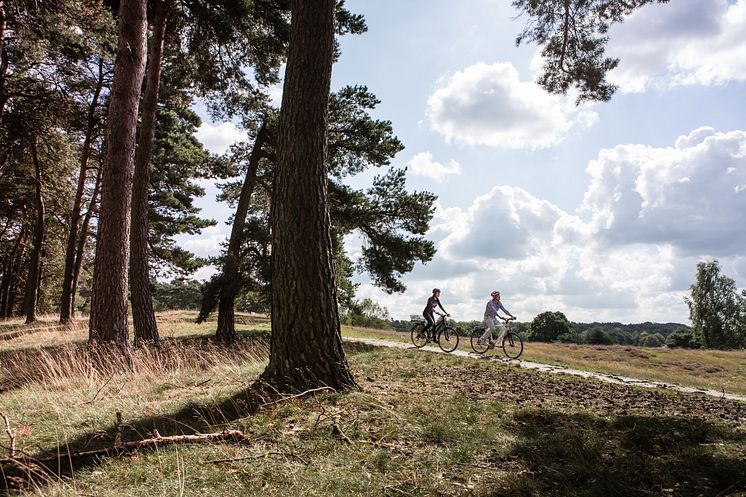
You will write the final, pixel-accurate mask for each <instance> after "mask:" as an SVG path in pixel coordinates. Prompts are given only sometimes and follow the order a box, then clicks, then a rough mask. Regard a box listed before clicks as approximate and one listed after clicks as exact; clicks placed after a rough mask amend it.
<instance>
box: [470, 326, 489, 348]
mask: <svg viewBox="0 0 746 497" xmlns="http://www.w3.org/2000/svg"><path fill="white" fill-rule="evenodd" d="M482 335H484V328H474V330H472V332H471V349H472V350H473V351H474V352H476V353H477V354H484V353H485V352H487V349H489V347H488V346H487V345H481V344H480V343H479V339H480V338H481V336H482Z"/></svg>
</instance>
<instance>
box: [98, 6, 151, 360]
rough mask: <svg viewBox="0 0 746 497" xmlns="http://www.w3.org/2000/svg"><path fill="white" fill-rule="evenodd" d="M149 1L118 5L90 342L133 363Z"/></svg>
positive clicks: (102, 178) (102, 172)
mask: <svg viewBox="0 0 746 497" xmlns="http://www.w3.org/2000/svg"><path fill="white" fill-rule="evenodd" d="M146 4H147V1H146V0H121V2H120V3H119V42H118V46H117V58H116V63H115V66H114V83H113V86H112V89H111V97H110V101H109V116H108V119H107V133H106V154H105V157H104V163H103V165H102V169H103V170H102V171H101V174H102V177H101V212H100V215H99V230H98V240H97V243H96V260H95V263H94V267H93V297H92V302H91V318H90V322H89V340H90V342H92V343H96V342H112V343H116V344H117V345H118V346H119V348H120V350H121V352H122V353H123V354H124V355H125V356H127V357H129V353H130V348H129V336H128V329H127V301H128V299H127V288H128V281H127V280H128V278H127V276H128V275H127V269H128V264H129V235H130V202H131V200H132V176H133V172H134V171H133V170H134V158H135V134H136V132H137V111H138V107H139V104H140V90H141V87H142V77H143V73H144V72H145V57H146V31H147V19H146Z"/></svg>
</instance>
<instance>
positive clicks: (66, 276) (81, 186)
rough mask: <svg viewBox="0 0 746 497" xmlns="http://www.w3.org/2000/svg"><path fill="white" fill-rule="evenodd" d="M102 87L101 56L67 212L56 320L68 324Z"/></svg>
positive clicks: (72, 310)
mask: <svg viewBox="0 0 746 497" xmlns="http://www.w3.org/2000/svg"><path fill="white" fill-rule="evenodd" d="M103 87H104V60H103V58H101V59H99V63H98V80H97V81H96V88H95V90H94V92H93V97H92V98H91V102H90V104H89V105H88V119H87V127H86V133H85V138H84V140H83V150H82V152H81V154H80V173H79V176H78V188H77V190H76V192H75V200H74V202H73V210H72V213H71V214H70V232H69V233H68V235H67V247H66V249H65V269H64V272H63V278H62V298H61V302H60V324H68V323H70V321H71V320H72V317H73V315H74V313H75V311H74V309H73V302H74V301H75V295H74V293H73V291H74V290H73V289H74V288H75V286H76V284H75V249H76V247H77V245H78V237H79V236H81V234H80V232H79V231H80V220H81V209H82V207H83V196H84V195H85V185H86V177H87V176H88V161H89V159H90V157H91V149H92V146H93V137H94V133H95V128H96V125H97V120H96V109H97V108H98V104H99V102H98V99H99V98H100V96H101V90H102V89H103Z"/></svg>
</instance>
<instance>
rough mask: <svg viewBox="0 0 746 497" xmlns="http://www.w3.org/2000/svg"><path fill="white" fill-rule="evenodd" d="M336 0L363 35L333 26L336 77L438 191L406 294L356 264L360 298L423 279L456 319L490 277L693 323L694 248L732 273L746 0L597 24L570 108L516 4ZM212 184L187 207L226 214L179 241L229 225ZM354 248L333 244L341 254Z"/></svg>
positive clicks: (500, 285) (522, 316)
mask: <svg viewBox="0 0 746 497" xmlns="http://www.w3.org/2000/svg"><path fill="white" fill-rule="evenodd" d="M346 6H347V8H348V9H349V10H350V11H352V12H354V13H359V14H363V15H364V16H365V19H366V23H367V25H368V32H367V33H365V34H363V35H357V36H351V35H347V36H345V37H343V38H342V39H340V45H341V50H342V55H341V57H340V59H339V61H338V62H337V63H336V64H335V66H334V70H333V81H332V87H333V88H332V89H333V90H337V89H339V88H341V87H343V86H346V85H355V84H357V85H366V86H367V87H368V88H369V89H370V91H372V92H373V93H374V94H375V95H376V96H377V97H378V98H379V99H380V100H381V103H380V105H379V106H378V107H377V108H376V109H375V110H374V111H373V112H372V114H373V116H374V117H376V118H378V119H386V120H390V121H391V122H392V124H393V128H394V132H395V133H396V135H397V136H398V137H399V139H400V140H401V141H402V142H403V143H404V145H405V147H406V148H405V149H404V150H403V151H402V152H400V153H399V154H398V155H397V156H396V157H395V159H394V161H393V162H392V165H394V166H396V167H407V187H408V189H410V190H417V191H423V190H425V191H430V192H433V193H435V194H436V195H437V196H438V201H437V203H436V211H435V215H434V217H433V220H432V222H431V224H430V230H429V231H428V233H427V235H426V237H427V238H428V239H430V240H432V241H433V242H434V243H435V244H436V247H437V254H436V255H435V257H434V259H433V260H432V261H430V262H428V263H427V264H417V265H416V267H415V269H414V270H413V271H412V272H411V273H409V274H407V275H404V276H403V282H404V283H405V284H406V286H407V290H406V292H404V293H403V294H393V295H388V294H386V293H384V292H383V291H381V290H379V289H377V288H375V287H374V286H373V285H371V283H370V280H369V278H368V277H367V276H366V275H359V276H356V278H355V281H356V282H357V283H359V284H360V286H359V288H358V292H357V296H358V298H359V299H363V298H371V299H373V300H374V301H376V302H378V303H379V304H381V305H383V306H384V307H386V308H387V309H388V311H389V313H390V314H391V316H392V317H393V318H395V319H408V318H409V316H410V315H411V314H419V313H421V312H422V309H423V308H424V306H425V303H426V301H427V298H428V297H429V296H430V292H431V290H432V289H433V288H435V287H437V288H440V289H441V291H442V293H441V302H442V303H443V306H444V307H445V308H446V309H447V310H448V312H449V313H451V314H452V316H453V317H454V318H455V319H457V320H472V319H481V317H482V314H483V312H484V306H485V303H486V302H487V300H489V298H490V297H489V294H490V292H491V291H492V290H499V291H500V292H501V294H502V300H503V303H504V305H505V306H506V307H507V308H508V310H509V311H510V312H511V313H512V314H514V315H516V316H517V317H518V318H519V320H522V321H530V320H531V319H533V317H535V316H536V315H537V314H539V313H541V312H544V311H561V312H563V313H564V314H565V315H566V316H567V317H568V319H570V320H571V321H576V322H592V321H619V322H622V323H638V322H644V321H657V322H679V323H688V320H689V314H688V308H687V306H686V304H685V302H684V297H685V296H686V295H688V293H689V286H690V285H691V284H692V283H694V280H695V274H696V265H697V262H699V261H704V260H712V259H718V260H719V261H720V263H721V267H722V272H723V274H725V275H727V276H729V277H731V278H733V279H734V280H735V281H736V284H737V286H738V287H739V288H744V287H746V215H745V214H746V0H672V1H671V2H670V3H668V4H664V5H657V4H656V5H650V6H646V7H643V8H642V9H640V10H638V11H637V12H635V13H634V14H633V15H632V16H631V17H629V18H628V19H626V20H625V22H624V23H622V24H620V25H618V26H615V27H614V28H612V29H611V31H610V33H609V37H610V41H609V45H608V49H607V52H608V54H609V55H610V56H612V57H619V58H620V59H621V62H620V64H619V66H618V67H617V69H615V70H614V71H613V72H612V73H611V74H610V75H609V79H610V80H611V81H612V82H613V83H615V84H617V85H618V86H619V90H618V92H617V93H616V94H615V95H614V96H613V98H612V100H611V101H610V102H604V103H593V104H584V105H581V106H576V105H575V97H574V96H573V95H567V96H556V95H549V94H548V93H546V92H545V91H544V90H542V89H541V88H540V87H538V86H537V85H536V84H535V83H534V80H535V79H536V76H537V74H538V72H537V71H538V68H539V67H540V66H541V59H540V56H539V55H538V50H537V47H536V46H533V45H525V46H524V45H521V46H520V47H516V45H515V38H516V36H517V34H518V33H519V32H520V31H521V29H522V28H523V25H524V22H525V20H524V19H522V18H517V12H516V11H515V10H514V9H513V8H512V7H511V5H510V1H509V0H469V1H468V2H453V1H446V0H375V1H373V0H367V1H364V0H348V1H347V3H346ZM273 93H274V95H275V97H276V98H277V99H278V100H277V101H278V102H279V95H280V94H281V89H280V88H275V89H273ZM242 135H243V133H242V132H241V130H239V129H238V128H236V126H235V125H234V124H232V123H215V122H209V121H208V120H205V122H204V123H203V125H202V127H201V128H200V130H199V133H198V137H199V138H200V140H201V141H202V142H203V143H204V144H205V146H206V147H207V148H209V149H210V150H212V151H215V152H222V151H224V150H225V149H226V148H227V147H228V146H229V145H230V144H231V143H232V142H233V141H236V140H240V139H241V138H242ZM380 173H382V171H381V170H374V171H370V172H368V173H365V174H362V175H359V176H358V177H355V178H353V179H351V180H350V183H351V184H352V185H354V186H356V187H365V186H367V185H369V184H370V182H371V181H372V178H373V176H374V175H375V174H380ZM206 186H207V187H208V195H207V196H206V197H205V198H203V199H202V200H200V202H198V205H199V206H202V207H203V209H204V210H203V214H204V215H205V216H208V217H212V218H214V219H217V220H220V221H221V222H220V223H219V224H218V225H217V226H215V227H213V228H209V229H207V230H204V231H203V232H202V234H200V235H196V236H191V237H182V238H180V239H179V242H180V244H181V245H182V246H184V247H185V248H188V249H190V250H192V251H194V252H196V253H197V254H198V255H202V256H207V255H217V254H218V252H219V249H220V247H219V244H220V242H222V241H224V240H225V239H226V237H227V236H228V234H229V232H230V228H229V227H228V226H226V225H225V223H224V222H223V221H224V220H226V219H227V218H228V216H229V215H230V210H229V209H228V208H227V206H223V205H219V204H217V203H216V202H215V198H214V195H215V188H214V187H213V186H212V185H209V184H208V185H206ZM361 244H362V242H361V240H360V239H359V238H358V237H355V236H350V237H348V239H347V240H346V246H347V248H348V251H349V254H350V255H351V256H352V258H353V259H354V258H355V257H357V256H358V255H359V253H360V248H361V246H362V245H361ZM209 272H210V269H205V270H202V271H201V272H200V273H198V274H197V276H198V277H202V278H204V277H206V276H207V275H208V274H209Z"/></svg>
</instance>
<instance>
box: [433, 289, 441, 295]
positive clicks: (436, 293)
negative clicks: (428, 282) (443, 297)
mask: <svg viewBox="0 0 746 497" xmlns="http://www.w3.org/2000/svg"><path fill="white" fill-rule="evenodd" d="M433 297H440V288H433Z"/></svg>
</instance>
